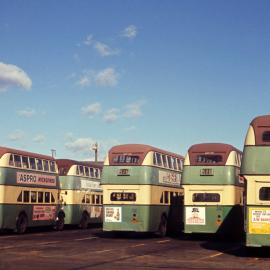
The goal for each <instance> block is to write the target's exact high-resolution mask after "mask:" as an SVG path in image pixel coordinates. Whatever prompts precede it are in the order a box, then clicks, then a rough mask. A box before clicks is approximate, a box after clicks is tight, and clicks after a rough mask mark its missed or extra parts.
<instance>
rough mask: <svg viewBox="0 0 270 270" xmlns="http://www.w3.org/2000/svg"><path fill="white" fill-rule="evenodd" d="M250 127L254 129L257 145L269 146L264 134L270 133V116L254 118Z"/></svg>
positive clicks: (269, 142)
mask: <svg viewBox="0 0 270 270" xmlns="http://www.w3.org/2000/svg"><path fill="white" fill-rule="evenodd" d="M250 125H251V126H252V127H253V130H254V134H255V143H256V145H269V144H270V141H269V139H265V137H264V133H265V132H267V133H268V134H269V132H270V115H261V116H257V117H256V118H254V119H253V120H252V121H251V123H250Z"/></svg>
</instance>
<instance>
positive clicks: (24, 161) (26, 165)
mask: <svg viewBox="0 0 270 270" xmlns="http://www.w3.org/2000/svg"><path fill="white" fill-rule="evenodd" d="M22 167H23V168H24V169H29V162H28V157H22Z"/></svg>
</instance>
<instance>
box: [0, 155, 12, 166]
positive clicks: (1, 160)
mask: <svg viewBox="0 0 270 270" xmlns="http://www.w3.org/2000/svg"><path fill="white" fill-rule="evenodd" d="M9 159H10V153H6V154H4V155H3V156H2V157H1V158H0V166H1V167H9Z"/></svg>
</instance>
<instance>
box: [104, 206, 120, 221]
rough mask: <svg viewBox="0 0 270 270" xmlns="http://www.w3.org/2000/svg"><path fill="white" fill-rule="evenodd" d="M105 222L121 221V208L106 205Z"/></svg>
mask: <svg viewBox="0 0 270 270" xmlns="http://www.w3.org/2000/svg"><path fill="white" fill-rule="evenodd" d="M105 222H122V208H121V207H109V206H106V207H105Z"/></svg>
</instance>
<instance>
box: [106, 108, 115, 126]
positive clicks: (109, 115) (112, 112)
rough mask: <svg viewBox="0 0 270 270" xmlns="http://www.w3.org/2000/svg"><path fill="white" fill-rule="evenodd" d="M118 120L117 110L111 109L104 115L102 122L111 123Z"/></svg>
mask: <svg viewBox="0 0 270 270" xmlns="http://www.w3.org/2000/svg"><path fill="white" fill-rule="evenodd" d="M118 118H119V109H116V108H112V109H110V110H108V111H107V112H105V113H104V116H103V120H104V121H105V122H107V123H113V122H115V121H116V120H117V119H118Z"/></svg>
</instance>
